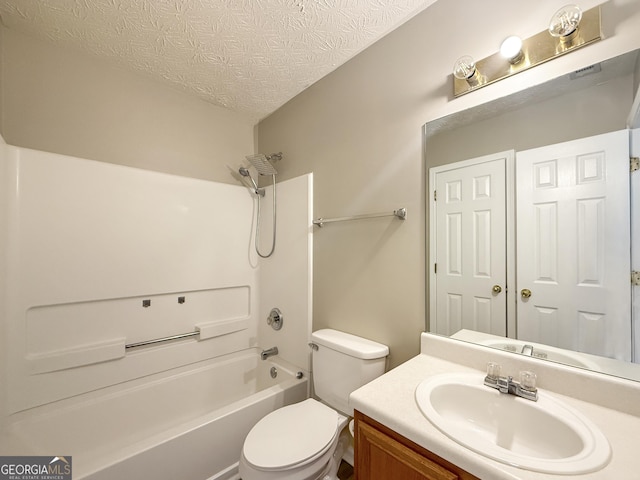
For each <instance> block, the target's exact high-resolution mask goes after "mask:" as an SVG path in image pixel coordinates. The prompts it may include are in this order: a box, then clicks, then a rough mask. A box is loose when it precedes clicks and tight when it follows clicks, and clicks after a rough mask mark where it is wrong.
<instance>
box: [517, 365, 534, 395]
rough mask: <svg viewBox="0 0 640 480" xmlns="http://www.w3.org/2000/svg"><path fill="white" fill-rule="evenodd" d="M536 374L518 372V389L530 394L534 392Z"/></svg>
mask: <svg viewBox="0 0 640 480" xmlns="http://www.w3.org/2000/svg"><path fill="white" fill-rule="evenodd" d="M536 379H537V377H536V374H535V373H533V372H530V371H528V370H523V371H522V372H520V387H521V388H523V389H524V390H528V391H530V392H535V391H536Z"/></svg>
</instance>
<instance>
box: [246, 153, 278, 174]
mask: <svg viewBox="0 0 640 480" xmlns="http://www.w3.org/2000/svg"><path fill="white" fill-rule="evenodd" d="M270 158H273V159H274V160H276V159H277V160H280V159H281V158H282V154H281V153H278V154H273V155H269V157H267V156H266V155H263V154H262V153H256V154H255V155H247V156H246V159H247V160H248V161H249V163H251V165H253V167H254V168H255V169H256V170H257V171H258V173H259V174H260V175H276V174H277V173H278V172H277V171H276V169H275V168H273V165H271V162H269V159H270Z"/></svg>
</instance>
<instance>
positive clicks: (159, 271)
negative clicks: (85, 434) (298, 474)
mask: <svg viewBox="0 0 640 480" xmlns="http://www.w3.org/2000/svg"><path fill="white" fill-rule="evenodd" d="M2 148H3V150H4V152H3V153H4V155H3V156H4V158H3V159H2V167H3V171H4V172H5V178H4V181H5V183H4V186H3V188H2V191H3V194H6V195H7V198H6V200H7V202H6V208H5V209H4V210H6V211H3V213H2V215H6V217H5V218H4V220H5V221H4V223H3V225H2V232H3V235H4V238H5V239H6V243H7V245H6V247H7V248H6V252H7V256H6V259H7V260H6V263H7V265H6V267H7V268H6V278H4V277H3V281H6V298H7V302H4V304H3V305H4V309H5V310H4V312H3V313H4V314H5V316H6V318H5V321H4V330H5V334H6V335H5V338H4V342H3V345H2V352H3V355H5V359H3V364H4V365H6V366H7V368H6V376H7V378H6V383H5V382H3V384H6V385H7V389H6V390H7V391H6V398H5V400H6V401H4V402H3V410H2V414H3V421H7V419H8V420H9V421H10V420H11V419H10V415H12V414H14V413H16V412H22V413H21V416H24V414H25V412H24V411H25V410H27V409H30V408H33V407H37V406H39V405H43V404H46V403H49V402H55V401H58V400H61V399H65V398H67V399H68V398H69V397H72V396H74V395H81V394H84V393H86V392H91V391H94V393H93V395H95V391H97V390H99V389H101V388H104V387H109V386H113V385H116V384H120V383H122V382H127V381H129V380H133V379H140V378H143V377H145V376H148V375H152V374H155V373H158V372H166V371H170V370H171V369H174V368H177V367H184V366H185V365H190V364H193V365H194V366H195V365H196V364H197V362H201V361H204V360H207V359H211V358H214V357H220V356H224V355H226V354H230V353H233V352H237V351H241V350H245V349H249V348H252V347H256V346H258V347H261V348H265V347H270V346H272V345H271V344H269V345H263V344H262V342H261V341H260V339H259V336H258V322H263V321H264V319H266V317H267V315H268V311H266V312H263V311H261V307H260V303H261V300H260V295H259V292H260V286H259V285H260V282H261V280H260V278H261V273H260V270H261V268H259V265H260V263H262V262H264V261H262V260H260V261H259V260H258V258H257V255H256V254H255V250H254V248H253V247H254V245H253V241H252V239H253V235H252V233H253V225H254V224H252V222H251V220H252V215H253V214H255V199H254V198H253V196H252V195H251V194H250V193H249V191H248V190H247V189H246V188H244V187H241V186H235V185H227V184H220V183H213V182H208V181H203V180H194V179H189V178H185V177H178V176H173V175H168V174H162V173H155V172H149V171H145V170H139V169H135V168H130V167H123V166H117V165H110V164H106V163H101V162H95V161H89V160H83V159H78V158H73V157H67V156H62V155H56V154H51V153H45V152H40V151H36V150H28V149H22V148H16V147H12V146H6V145H3V146H2ZM0 179H2V176H0ZM310 185H311V176H310V175H306V176H303V177H299V178H297V179H293V180H290V181H288V182H284V183H283V184H280V185H278V195H279V203H280V205H298V206H300V205H304V207H303V208H302V209H300V208H294V212H293V215H294V216H295V215H297V216H295V218H294V217H292V215H290V214H289V212H288V210H287V208H283V209H282V210H281V211H280V210H279V212H278V214H279V219H278V221H279V224H281V225H286V227H283V228H281V230H279V232H278V233H279V238H278V241H279V242H280V245H279V248H281V249H282V255H281V256H280V258H279V260H277V259H273V263H275V262H277V261H279V262H281V263H280V265H281V266H282V267H283V268H284V271H286V272H288V273H287V275H285V276H283V277H280V278H278V279H277V285H278V287H277V291H276V292H275V293H273V294H274V295H277V294H278V293H277V292H278V291H280V292H286V295H284V294H282V295H281V297H280V300H279V301H281V302H282V303H280V304H279V307H280V308H281V309H282V310H283V311H284V312H287V311H291V310H292V307H290V306H289V304H288V303H287V302H288V301H289V300H288V298H287V297H291V298H296V300H295V302H296V304H297V303H298V302H299V300H298V299H300V298H303V299H306V302H307V305H306V306H305V307H304V308H302V309H301V310H300V309H298V310H295V316H292V317H291V318H289V319H288V321H289V322H290V324H291V326H290V328H287V324H285V328H284V329H283V330H282V335H281V336H280V337H279V338H277V340H278V341H279V342H280V343H279V344H278V346H279V348H281V350H282V351H283V353H284V355H282V358H283V359H284V360H285V361H289V362H291V363H295V364H296V366H297V367H298V368H300V369H303V370H308V363H307V359H308V357H307V356H306V355H305V356H300V355H297V356H296V355H295V354H290V355H287V354H286V353H287V352H289V351H292V352H295V348H294V347H290V346H289V345H290V344H291V345H293V344H297V343H301V344H304V345H306V342H307V338H308V335H309V332H308V331H307V330H308V329H309V328H310V325H311V317H310V314H309V312H310V288H309V277H308V275H309V272H310V265H311V261H310V258H311V257H310V249H309V246H310V244H311V242H310V240H308V239H307V238H306V235H307V234H308V235H310V224H311V215H310V213H309V212H310V198H311V197H310V195H309V194H310V188H309V187H310ZM301 196H302V197H301ZM3 206H5V203H4V202H3ZM264 213H265V218H267V217H266V214H268V213H269V212H268V211H266V212H264ZM0 220H3V217H0ZM301 232H302V233H301ZM290 233H293V235H297V236H298V239H299V238H302V240H303V244H304V248H302V249H297V250H295V249H294V250H295V251H294V250H292V249H291V248H290V245H291V239H290V238H287V235H289V234H290ZM301 235H302V236H301ZM296 241H298V240H296ZM288 245H289V246H288ZM287 250H288V251H289V252H288V253H289V255H284V253H285V252H287ZM3 251H5V250H3ZM292 255H293V256H292ZM285 260H286V262H285ZM266 261H267V262H268V261H269V260H266ZM288 265H296V268H295V271H291V269H290V268H285V267H286V266H288ZM262 281H263V282H267V281H268V279H263V280H262ZM262 303H266V304H269V302H266V299H264V300H263V301H262ZM145 305H148V306H145ZM265 308H266V307H265ZM293 325H297V326H298V327H299V328H298V327H297V328H292V327H293ZM194 330H199V332H200V336H199V337H191V338H188V339H184V340H177V341H172V342H167V343H163V344H158V345H154V346H147V347H140V348H134V349H129V350H127V349H125V345H126V344H131V343H135V342H141V341H145V340H150V339H156V338H161V337H166V336H171V335H177V334H182V333H186V332H192V331H194ZM272 340H273V341H276V339H269V341H272ZM298 360H299V361H300V362H298ZM70 453H71V454H73V452H70Z"/></svg>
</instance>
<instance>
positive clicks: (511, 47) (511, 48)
mask: <svg viewBox="0 0 640 480" xmlns="http://www.w3.org/2000/svg"><path fill="white" fill-rule="evenodd" d="M500 55H502V56H503V57H504V58H506V59H507V60H508V61H509V63H511V64H516V63H518V62H519V61H520V60H522V58H523V57H524V55H523V53H522V39H521V38H520V37H516V36H515V35H514V36H511V37H508V38H506V39H505V41H504V42H502V45H500Z"/></svg>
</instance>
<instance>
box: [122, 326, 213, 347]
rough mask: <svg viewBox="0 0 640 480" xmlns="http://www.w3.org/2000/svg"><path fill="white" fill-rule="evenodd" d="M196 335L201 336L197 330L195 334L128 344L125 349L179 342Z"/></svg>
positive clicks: (183, 334)
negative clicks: (173, 341) (172, 341)
mask: <svg viewBox="0 0 640 480" xmlns="http://www.w3.org/2000/svg"><path fill="white" fill-rule="evenodd" d="M196 335H200V331H199V330H196V331H195V332H189V333H179V334H178V335H171V336H170V337H162V338H154V339H153V340H143V341H142V342H135V343H127V344H126V345H125V346H124V348H125V349H129V348H136V347H143V346H145V345H153V344H154V343H163V342H169V341H171V340H178V339H180V338H189V337H195V336H196Z"/></svg>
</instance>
